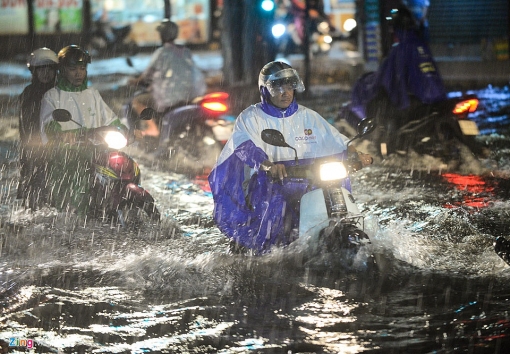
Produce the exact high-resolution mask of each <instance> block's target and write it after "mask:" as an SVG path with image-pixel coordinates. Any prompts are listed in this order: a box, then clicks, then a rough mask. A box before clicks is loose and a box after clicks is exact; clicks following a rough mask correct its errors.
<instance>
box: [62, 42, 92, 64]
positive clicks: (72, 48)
mask: <svg viewBox="0 0 510 354" xmlns="http://www.w3.org/2000/svg"><path fill="white" fill-rule="evenodd" d="M58 63H59V65H60V66H72V65H78V64H82V65H87V64H89V63H90V55H89V52H87V51H86V50H84V49H82V48H81V47H80V46H77V45H75V44H71V45H68V46H67V47H64V48H62V49H61V50H60V52H58Z"/></svg>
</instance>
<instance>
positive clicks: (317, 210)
mask: <svg viewBox="0 0 510 354" xmlns="http://www.w3.org/2000/svg"><path fill="white" fill-rule="evenodd" d="M299 215H300V217H299V237H302V236H303V235H305V234H308V235H310V233H318V232H319V231H320V230H321V229H323V228H324V227H326V226H327V225H328V224H329V216H328V210H327V208H326V201H325V200H324V193H323V191H322V189H321V188H319V189H315V190H313V191H310V192H308V193H306V194H304V195H303V196H302V197H301V203H300V207H299ZM323 224H324V225H323ZM319 225H320V226H319ZM322 225H323V226H322ZM314 227H315V228H316V229H318V231H316V232H314V231H312V230H311V229H312V228H314Z"/></svg>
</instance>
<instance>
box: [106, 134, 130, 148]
mask: <svg viewBox="0 0 510 354" xmlns="http://www.w3.org/2000/svg"><path fill="white" fill-rule="evenodd" d="M104 141H105V143H106V144H107V145H108V147H109V148H111V149H116V150H118V149H122V148H123V147H125V146H126V145H127V139H126V137H125V136H124V135H123V134H122V133H120V132H114V131H110V132H107V133H106V135H105V137H104Z"/></svg>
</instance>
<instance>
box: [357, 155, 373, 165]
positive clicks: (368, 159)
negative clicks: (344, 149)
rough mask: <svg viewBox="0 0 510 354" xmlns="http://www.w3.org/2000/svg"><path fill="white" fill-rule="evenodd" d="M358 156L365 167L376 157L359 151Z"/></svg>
mask: <svg viewBox="0 0 510 354" xmlns="http://www.w3.org/2000/svg"><path fill="white" fill-rule="evenodd" d="M358 157H359V160H360V161H361V164H362V165H363V167H365V166H368V165H371V164H373V163H374V158H373V157H372V156H370V155H369V154H365V153H362V152H359V151H358Z"/></svg>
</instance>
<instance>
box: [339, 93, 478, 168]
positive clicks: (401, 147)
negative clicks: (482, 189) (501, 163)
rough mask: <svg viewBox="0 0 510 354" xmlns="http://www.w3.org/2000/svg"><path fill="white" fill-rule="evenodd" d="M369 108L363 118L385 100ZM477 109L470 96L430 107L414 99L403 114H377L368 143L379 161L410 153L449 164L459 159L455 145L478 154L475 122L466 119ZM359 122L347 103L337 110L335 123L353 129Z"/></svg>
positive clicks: (378, 100)
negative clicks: (374, 149) (372, 144)
mask: <svg viewBox="0 0 510 354" xmlns="http://www.w3.org/2000/svg"><path fill="white" fill-rule="evenodd" d="M370 105H371V107H372V108H367V115H370V116H371V117H372V116H374V115H375V114H373V112H375V111H377V110H378V108H379V107H383V106H384V105H386V107H387V106H388V105H389V101H388V100H387V99H384V97H381V96H378V97H376V98H375V99H374V100H373V101H372V102H371V103H370ZM477 107H478V98H477V97H476V96H474V95H464V96H461V97H451V98H448V99H446V100H445V101H441V102H437V103H433V104H424V103H422V102H419V101H417V100H414V101H412V103H411V107H410V108H409V109H406V110H405V111H398V110H397V109H393V110H389V112H390V113H386V114H384V116H383V115H382V114H379V115H378V116H377V118H376V124H377V125H378V128H377V129H376V130H375V132H374V134H372V135H371V137H370V140H371V142H373V143H374V144H375V146H376V148H377V151H378V152H379V154H380V156H381V157H383V158H385V157H386V156H388V155H390V154H393V153H400V154H406V153H407V152H409V151H410V150H413V151H415V152H416V153H418V154H422V155H423V154H426V155H431V156H434V157H437V158H442V159H444V160H445V161H452V160H455V159H458V158H460V157H459V154H460V149H459V146H460V145H462V144H463V145H465V146H467V147H468V148H469V150H470V151H471V152H472V153H473V154H475V155H481V154H482V153H483V147H482V146H481V145H480V144H479V143H478V142H477V141H476V136H477V135H479V134H480V132H479V130H478V127H477V125H476V123H475V122H474V121H472V120H471V119H469V113H473V112H475V111H476V109H477ZM383 111H386V112H388V110H383ZM369 112H372V113H369ZM363 119H364V117H362V116H361V114H360V113H359V112H358V111H357V110H356V109H355V108H353V106H352V104H351V102H347V103H346V104H344V105H343V106H342V107H341V109H340V111H339V114H338V116H337V123H338V124H339V125H341V124H342V122H346V123H347V125H348V126H350V127H351V128H354V127H355V126H356V125H357V124H358V123H359V122H360V121H362V120H363Z"/></svg>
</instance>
